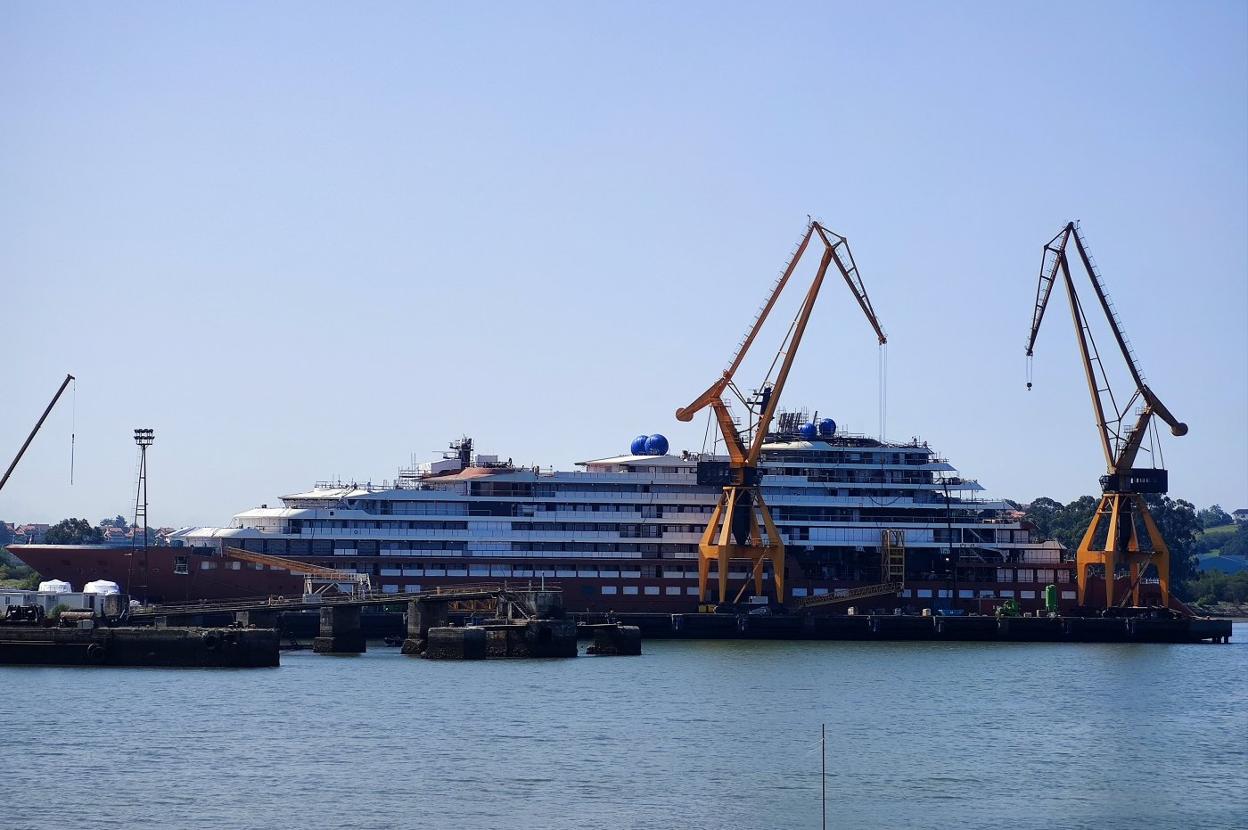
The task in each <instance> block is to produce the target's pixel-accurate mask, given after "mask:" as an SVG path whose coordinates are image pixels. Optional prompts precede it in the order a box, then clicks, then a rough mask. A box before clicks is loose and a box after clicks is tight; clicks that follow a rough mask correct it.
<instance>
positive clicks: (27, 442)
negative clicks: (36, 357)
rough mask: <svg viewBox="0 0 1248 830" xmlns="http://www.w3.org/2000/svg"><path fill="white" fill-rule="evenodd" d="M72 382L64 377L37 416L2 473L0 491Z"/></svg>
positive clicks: (71, 377) (70, 376) (70, 377)
mask: <svg viewBox="0 0 1248 830" xmlns="http://www.w3.org/2000/svg"><path fill="white" fill-rule="evenodd" d="M73 380H74V376H73V375H66V376H65V380H63V381H61V386H60V388H59V389H57V390H56V394H55V395H53V396H52V400H51V401H49V402H48V406H47V408H46V409H44V410H43V414H42V415H40V416H39V420H38V421H36V422H35V428H34V429H32V430H31V431H30V435H27V436H26V440H25V442H23V443H22V448H21V449H20V450H18V451H17V455H16V456H15V457H14V458H13V462H12V463H11V464H9V468H8V469H7V470H5V471H4V477H3V478H0V490H3V489H4V485H5V483H6V482H7V481H8V480H9V476H11V475H13V470H14V469H16V468H17V462H19V461H21V460H22V456H23V455H25V454H26V448H27V447H29V446H30V442H31V441H34V440H35V436H36V435H38V434H39V428H40V427H42V426H43V422H44V421H46V420H47V419H48V415H49V414H50V413H51V412H52V407H54V406H56V402H57V401H59V400H60V399H61V395H63V394H64V393H65V387H67V386H69V384H70V383H72V382H73Z"/></svg>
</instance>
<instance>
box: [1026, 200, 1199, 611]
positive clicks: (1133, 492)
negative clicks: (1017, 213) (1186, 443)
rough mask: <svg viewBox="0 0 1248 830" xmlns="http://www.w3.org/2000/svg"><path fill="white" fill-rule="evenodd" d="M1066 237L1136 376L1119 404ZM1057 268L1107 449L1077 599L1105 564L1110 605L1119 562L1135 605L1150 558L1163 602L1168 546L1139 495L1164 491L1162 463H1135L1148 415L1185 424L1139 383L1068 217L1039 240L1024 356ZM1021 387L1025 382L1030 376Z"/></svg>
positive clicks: (1082, 548)
mask: <svg viewBox="0 0 1248 830" xmlns="http://www.w3.org/2000/svg"><path fill="white" fill-rule="evenodd" d="M1072 241H1073V242H1074V247H1075V251H1076V252H1077V253H1078V255H1079V259H1080V261H1081V262H1082V263H1083V269H1084V271H1086V272H1087V275H1088V279H1089V280H1090V281H1091V283H1092V289H1093V291H1094V292H1095V294H1096V299H1097V303H1098V304H1099V305H1100V307H1101V310H1102V311H1103V312H1104V314H1105V319H1106V320H1107V321H1108V322H1109V328H1110V331H1111V332H1112V333H1113V335H1114V341H1115V342H1116V343H1117V344H1118V349H1119V351H1120V352H1121V353H1122V358H1123V360H1124V361H1125V362H1126V364H1127V370H1128V371H1129V372H1130V373H1131V378H1132V380H1133V381H1134V382H1135V391H1134V393H1133V394H1132V395H1131V396H1130V397H1129V398H1127V399H1126V401H1125V402H1124V403H1123V404H1122V405H1121V406H1119V404H1118V399H1117V398H1116V397H1115V396H1114V393H1113V390H1112V389H1111V388H1110V384H1109V378H1108V376H1107V375H1106V373H1105V364H1104V363H1102V362H1101V356H1100V353H1099V352H1098V351H1097V348H1096V341H1095V340H1094V339H1093V337H1092V330H1091V328H1090V326H1089V325H1088V319H1087V316H1086V314H1085V312H1084V310H1083V305H1082V303H1081V302H1080V301H1079V295H1078V293H1077V292H1076V291H1075V283H1074V280H1073V279H1072V278H1071V275H1070V262H1069V260H1068V259H1067V256H1066V252H1067V248H1068V246H1069V244H1070V243H1071V242H1072ZM1059 274H1060V277H1061V280H1062V283H1063V285H1065V287H1066V294H1067V296H1068V297H1069V299H1070V311H1071V316H1072V318H1073V320H1074V324H1075V337H1076V339H1077V341H1078V343H1079V354H1080V356H1081V358H1082V360H1083V371H1084V375H1085V376H1086V378H1087V382H1088V391H1089V392H1090V393H1091V396H1092V411H1093V413H1094V415H1095V417H1096V427H1097V432H1098V434H1099V436H1100V439H1101V448H1102V450H1103V451H1104V453H1105V467H1106V474H1105V475H1104V476H1102V477H1101V491H1102V495H1101V500H1100V503H1099V504H1098V506H1097V509H1096V513H1095V514H1094V515H1093V517H1092V522H1091V524H1090V525H1088V529H1087V531H1086V532H1085V533H1084V534H1083V540H1082V541H1081V542H1080V543H1079V551H1078V553H1077V554H1076V560H1075V561H1076V566H1077V568H1078V573H1077V574H1076V579H1077V581H1078V588H1079V604H1080V605H1084V604H1085V602H1086V597H1087V580H1088V567H1089V566H1090V565H1103V566H1104V568H1105V605H1106V607H1110V606H1112V605H1113V604H1114V572H1115V569H1116V568H1117V566H1118V564H1119V563H1120V562H1121V563H1122V564H1124V565H1126V566H1127V567H1128V568H1129V569H1130V576H1131V587H1130V591H1131V594H1130V595H1131V598H1132V602H1133V603H1134V604H1135V605H1139V604H1140V580H1141V578H1143V576H1144V573H1145V571H1146V570H1147V568H1148V566H1149V565H1150V564H1151V565H1155V566H1156V568H1157V575H1158V580H1159V582H1160V583H1161V601H1162V604H1163V605H1166V606H1169V604H1170V549H1169V548H1168V547H1166V541H1165V539H1163V538H1162V536H1161V533H1160V532H1159V531H1158V530H1157V525H1156V523H1155V522H1154V521H1153V517H1152V516H1151V515H1150V514H1149V512H1148V506H1147V504H1145V502H1144V496H1143V494H1144V493H1165V492H1166V490H1167V489H1168V480H1167V478H1168V477H1167V473H1166V471H1165V470H1164V469H1161V468H1158V467H1136V466H1134V465H1135V461H1136V457H1137V456H1138V455H1139V452H1140V449H1141V447H1142V446H1143V442H1144V439H1145V437H1147V436H1149V434H1150V427H1151V428H1152V429H1153V430H1154V432H1155V426H1154V425H1153V423H1152V418H1153V416H1154V415H1156V416H1157V417H1159V418H1161V420H1163V421H1165V422H1166V423H1167V424H1169V425H1170V431H1171V432H1172V433H1174V434H1175V435H1186V434H1187V424H1184V423H1182V422H1180V421H1179V420H1178V419H1177V418H1175V417H1174V415H1172V414H1171V413H1170V410H1169V409H1167V408H1166V407H1165V405H1164V404H1162V402H1161V401H1160V400H1158V398H1157V396H1156V395H1155V394H1154V393H1153V390H1152V389H1150V388H1149V386H1148V384H1147V383H1145V382H1144V376H1143V374H1142V373H1141V372H1140V367H1139V361H1138V360H1137V359H1136V357H1135V353H1134V352H1133V351H1132V349H1131V346H1130V344H1129V343H1128V341H1127V338H1126V336H1125V335H1124V334H1123V331H1122V323H1121V321H1119V319H1118V314H1117V312H1116V311H1115V310H1114V306H1113V303H1111V302H1110V299H1109V295H1108V294H1107V292H1106V291H1105V283H1104V281H1103V280H1102V279H1101V275H1100V274H1099V273H1098V272H1097V270H1096V265H1095V263H1094V261H1093V259H1092V257H1091V255H1090V254H1089V253H1088V245H1087V242H1086V240H1085V239H1084V237H1083V234H1082V233H1081V232H1080V229H1079V225H1078V224H1077V223H1075V222H1070V223H1068V224H1067V225H1066V227H1064V228H1062V230H1061V231H1060V232H1059V233H1058V234H1057V236H1055V237H1053V238H1052V239H1051V240H1049V242H1048V244H1046V245H1045V246H1044V256H1043V259H1042V260H1041V264H1040V282H1039V284H1038V285H1037V286H1036V305H1035V309H1034V311H1033V314H1032V319H1031V335H1030V336H1029V337H1028V338H1027V357H1028V358H1029V359H1030V358H1031V356H1032V351H1033V349H1034V348H1035V345H1036V335H1037V334H1039V332H1040V322H1041V320H1043V319H1044V310H1045V307H1046V306H1047V305H1048V302H1049V294H1050V293H1051V292H1052V291H1053V284H1054V282H1056V281H1057V279H1058V276H1059ZM1027 388H1028V389H1030V388H1031V382H1030V380H1029V381H1028V383H1027ZM1133 407H1138V408H1137V409H1136V411H1135V414H1136V417H1135V420H1134V422H1132V421H1130V420H1129V418H1128V416H1129V415H1130V414H1131V412H1132V408H1133ZM1141 525H1142V527H1141ZM1141 532H1143V533H1145V534H1147V536H1148V542H1149V548H1151V549H1146V548H1144V547H1142V546H1141V544H1140V539H1141ZM1124 601H1125V597H1124Z"/></svg>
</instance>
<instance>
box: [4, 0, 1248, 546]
mask: <svg viewBox="0 0 1248 830" xmlns="http://www.w3.org/2000/svg"><path fill="white" fill-rule="evenodd" d="M808 215H813V216H814V217H816V218H819V219H821V220H822V221H823V222H824V223H826V225H827V226H828V227H829V228H830V229H832V230H834V231H835V232H837V233H839V234H843V235H844V236H845V237H846V238H847V239H848V240H849V243H850V245H851V247H852V250H853V252H854V256H855V258H856V260H857V262H858V265H859V269H860V272H861V275H862V278H863V281H864V283H865V285H866V287H867V291H868V293H869V295H870V297H871V300H872V302H873V304H874V306H875V309H876V311H877V313H878V315H879V318H880V320H881V322H882V323H883V325H884V328H885V329H886V331H887V332H888V336H889V344H888V347H887V383H886V389H887V394H886V400H887V420H886V429H885V436H886V437H887V438H888V439H890V440H907V439H909V438H911V437H914V436H917V437H920V438H922V439H923V440H926V441H928V442H929V443H930V444H931V445H932V446H933V447H935V448H937V449H938V451H939V452H940V453H941V454H942V455H943V456H947V457H948V458H949V459H950V461H951V462H952V463H953V464H955V465H956V466H957V467H958V468H959V469H960V470H961V471H962V473H963V474H964V475H966V476H968V477H972V478H977V479H979V480H980V481H981V482H982V483H983V485H984V486H985V487H986V488H987V489H988V492H989V493H990V494H992V495H995V496H1000V497H1007V498H1014V499H1019V500H1024V501H1025V500H1030V499H1032V498H1035V497H1038V496H1049V497H1053V498H1057V499H1060V500H1063V501H1066V500H1070V499H1073V498H1076V497H1078V496H1080V495H1082V494H1085V493H1092V492H1096V491H1097V489H1098V487H1097V478H1098V477H1099V476H1100V475H1101V474H1102V473H1103V472H1104V459H1103V458H1102V456H1101V451H1100V445H1099V440H1098V438H1097V434H1096V428H1095V425H1094V422H1093V420H1092V414H1091V407H1090V405H1089V400H1088V390H1087V387H1086V384H1085V381H1084V378H1083V374H1082V370H1081V368H1080V364H1079V359H1078V353H1077V351H1076V345H1075V337H1074V332H1073V329H1072V327H1071V320H1070V314H1069V311H1068V306H1067V301H1066V297H1065V296H1064V295H1061V294H1059V293H1057V292H1055V293H1054V296H1053V299H1052V301H1051V302H1052V305H1051V307H1050V312H1049V314H1048V315H1047V316H1046V318H1045V320H1044V325H1043V327H1042V329H1041V332H1040V337H1039V341H1038V344H1037V348H1036V357H1035V363H1034V369H1033V371H1034V383H1035V387H1034V389H1032V390H1031V391H1027V389H1026V386H1025V383H1026V360H1025V358H1024V346H1025V341H1026V336H1027V331H1028V327H1029V324H1030V321H1031V315H1032V307H1033V303H1034V297H1035V287H1036V279H1037V274H1038V270H1039V265H1040V256H1041V248H1042V246H1043V245H1044V243H1045V242H1046V241H1048V240H1049V239H1050V237H1052V236H1053V235H1054V234H1055V233H1057V231H1058V230H1060V229H1061V227H1062V226H1063V225H1064V224H1065V223H1066V222H1067V221H1070V220H1074V219H1078V220H1081V222H1082V228H1083V230H1084V232H1085V234H1086V236H1087V239H1088V241H1089V242H1090V244H1091V246H1092V248H1093V251H1094V253H1095V255H1096V258H1097V261H1098V264H1099V267H1100V269H1101V273H1102V276H1103V277H1104V280H1105V282H1106V284H1107V286H1108V288H1109V291H1110V293H1111V295H1112V296H1113V299H1114V302H1115V305H1116V308H1117V310H1118V312H1119V314H1120V316H1121V318H1122V320H1123V323H1124V326H1125V329H1126V331H1127V333H1128V335H1129V336H1130V337H1131V339H1132V342H1133V344H1134V346H1135V350H1136V353H1137V355H1138V357H1139V360H1140V363H1141V365H1142V367H1143V368H1144V371H1145V374H1146V375H1147V378H1148V382H1149V383H1150V385H1151V386H1152V388H1153V390H1154V391H1155V392H1156V393H1157V395H1158V396H1159V397H1160V398H1161V400H1162V401H1163V402H1164V403H1165V404H1166V405H1167V406H1168V407H1169V408H1170V409H1171V410H1172V411H1173V412H1174V413H1175V415H1176V416H1177V417H1179V418H1180V419H1182V420H1183V421H1185V422H1186V423H1188V424H1189V426H1190V432H1189V434H1188V435H1186V436H1184V437H1182V438H1173V437H1169V438H1168V440H1166V441H1164V444H1163V447H1164V452H1165V455H1164V461H1165V464H1166V466H1167V467H1168V468H1169V470H1170V484H1171V493H1170V494H1171V496H1174V497H1178V498H1186V499H1188V500H1190V501H1193V502H1195V503H1196V504H1197V505H1198V506H1205V505H1207V504H1210V503H1215V502H1216V503H1219V504H1221V505H1222V506H1223V507H1224V508H1226V509H1227V510H1231V509H1234V508H1238V507H1248V438H1246V437H1245V433H1246V431H1248V333H1246V332H1248V327H1246V326H1245V320H1246V318H1248V5H1245V4H1244V3H1242V2H1211V1H1209V0H1204V1H1203V2H1197V3H1178V2H1174V3H1149V2H1126V3H1116V2H1098V3H1093V4H1086V3H1061V2H1050V3H1039V2H1030V3H989V2H977V3H944V4H930V3H908V2H894V3H889V4H865V3H812V4H801V3H782V4H755V5H744V4H737V3H724V2H716V3H679V4H671V3H627V4H622V3H615V4H608V3H525V4H516V3H463V4H460V3H457V4H420V3H384V2H377V3H369V4H365V5H358V4H347V3H336V4H334V3H315V2H289V3H282V2H268V3H224V2H223V3H178V4H170V3H125V2H119V3H108V4H104V3H96V4H80V3H60V2H14V1H13V0H10V2H6V3H4V4H3V5H2V6H0V309H3V321H4V322H3V345H2V346H0V349H3V352H2V353H3V355H4V358H3V362H2V363H0V366H2V367H3V376H4V382H3V391H2V392H0V450H2V451H3V452H2V454H0V455H2V458H3V461H4V462H5V463H7V460H8V459H9V458H10V457H11V455H12V453H15V452H16V450H17V448H18V446H20V444H21V441H22V440H23V439H24V437H25V436H26V434H27V432H28V431H29V429H30V427H31V426H32V425H33V423H34V421H35V419H36V418H37V417H38V415H39V413H40V412H41V411H42V409H43V407H44V406H45V405H46V403H47V401H48V399H49V398H50V397H51V395H52V393H53V392H54V391H55V389H56V387H57V385H58V384H59V382H60V380H61V379H62V378H63V377H64V375H65V374H66V373H67V372H72V373H73V374H74V375H75V376H76V377H77V378H78V381H77V384H76V386H75V388H74V391H73V392H72V394H71V393H68V392H67V394H66V397H65V398H64V399H63V400H62V402H61V403H60V404H59V405H58V406H57V408H56V409H55V410H54V411H53V413H52V415H51V416H50V417H49V419H48V421H47V423H46V425H45V426H44V428H43V431H42V432H41V433H40V434H39V436H38V437H37V438H36V439H35V442H34V443H33V445H32V446H31V448H30V450H29V452H28V453H27V454H26V456H25V458H24V459H23V460H22V462H21V464H20V465H19V467H18V469H17V471H16V472H15V473H14V475H13V478H12V479H11V480H10V481H9V483H8V485H7V486H6V487H5V489H4V490H3V491H2V492H0V518H3V519H5V520H8V521H19V520H20V521H44V522H55V521H57V520H59V519H61V518H64V517H66V516H84V517H87V518H89V519H91V520H93V521H95V520H98V519H99V518H101V517H104V516H111V515H113V514H117V513H121V514H123V515H126V516H130V515H132V513H133V508H134V506H133V501H134V487H135V479H134V477H135V472H136V449H135V446H134V443H133V439H132V430H133V429H134V428H135V427H140V426H142V427H151V428H153V429H155V431H156V442H155V445H154V446H153V448H152V449H151V451H150V456H149V474H150V477H149V483H150V497H149V500H150V505H151V507H150V511H151V514H150V515H151V520H152V523H153V524H164V525H173V526H183V525H214V524H222V523H226V522H228V520H229V519H230V517H231V516H232V515H233V514H234V513H236V512H238V511H240V510H244V509H247V508H250V507H253V506H256V505H259V504H261V503H269V504H274V503H276V502H277V501H278V497H279V496H280V495H283V494H287V493H294V492H299V491H301V490H304V489H307V488H308V487H309V486H311V485H312V483H313V482H314V481H317V480H322V479H330V478H335V477H337V478H342V479H344V480H357V481H361V482H363V481H374V482H380V481H381V480H383V479H388V478H393V477H394V474H395V471H396V469H397V467H399V466H400V465H403V464H407V463H409V462H410V461H411V458H412V456H413V455H414V456H415V457H416V459H417V460H428V459H430V458H432V457H434V456H435V455H436V454H437V453H438V452H440V451H441V450H442V449H444V448H445V447H446V444H447V442H449V441H450V440H452V439H455V438H457V437H458V436H460V435H463V434H467V435H471V436H472V437H474V438H475V440H476V442H477V446H478V449H479V450H480V451H482V452H492V453H497V454H499V455H501V456H502V457H504V458H506V457H510V458H513V459H514V460H515V461H516V462H517V463H524V464H540V465H542V466H544V467H545V466H551V467H555V468H565V469H566V468H568V467H569V466H570V465H572V464H574V463H575V462H577V461H582V460H585V459H592V458H600V457H604V456H610V455H614V454H617V453H620V452H624V451H626V450H627V447H628V444H629V441H630V439H631V438H632V437H633V436H634V435H637V434H639V433H647V434H648V433H655V432H661V433H663V434H665V435H667V436H668V438H669V439H670V440H671V443H672V446H673V448H675V449H677V450H679V449H685V448H687V449H694V450H697V449H700V448H701V447H702V444H703V437H704V431H705V428H706V422H705V420H704V419H703V418H702V417H701V416H699V417H697V418H695V419H694V421H693V422H692V423H688V424H684V423H680V422H677V421H676V420H675V418H674V411H675V409H676V408H678V407H680V406H684V405H685V404H687V403H689V402H690V401H691V400H693V399H694V397H695V396H697V395H698V394H699V393H700V392H702V391H703V390H704V389H705V388H706V387H707V386H708V385H709V384H710V383H711V382H712V381H713V380H714V379H715V378H716V377H717V376H718V374H719V373H720V372H721V371H722V370H723V368H724V366H725V364H726V363H727V362H728V360H729V358H730V356H731V353H732V350H733V347H734V345H735V344H736V343H737V342H738V340H739V339H740V338H741V336H742V334H743V333H744V331H745V329H746V326H747V324H748V323H749V322H750V320H751V318H752V316H753V314H754V311H755V309H756V308H757V307H758V306H759V304H761V303H762V301H763V300H764V299H765V296H766V292H767V289H768V287H769V286H770V284H771V281H772V280H773V279H774V278H775V276H776V275H777V273H778V272H779V271H780V270H781V268H782V267H783V266H784V264H785V262H786V260H787V257H788V255H789V253H790V251H791V249H792V247H793V245H794V244H795V242H796V241H797V239H798V237H799V236H800V234H801V232H802V231H803V229H804V227H805V224H806V221H807V217H808ZM811 267H813V264H812V265H811ZM811 267H805V266H804V267H803V268H802V269H801V270H799V276H802V275H805V276H804V278H805V279H809V277H810V273H811ZM1077 276H1080V275H1078V274H1077ZM1080 278H1081V279H1082V277H1080ZM795 280H796V278H795ZM795 285H796V283H795ZM1083 287H1084V288H1085V289H1086V287H1087V283H1086V282H1084V283H1083ZM792 290H793V291H794V292H797V291H802V290H804V286H803V287H801V288H796V287H795V288H794V289H792ZM1091 302H1092V300H1091V295H1085V304H1089V303H1091ZM790 314H791V310H789V311H785V313H784V314H780V312H779V311H778V312H777V316H776V319H775V320H774V321H773V324H772V325H769V326H768V327H767V328H766V329H765V330H764V332H763V334H762V335H760V338H759V343H758V345H757V346H756V347H755V350H754V351H753V352H751V360H750V361H749V362H747V364H746V366H745V367H743V369H742V374H741V376H740V378H739V379H740V381H741V384H742V385H743V386H745V387H749V386H750V385H751V384H753V383H757V382H758V379H759V378H761V376H762V373H763V371H765V368H766V364H767V363H768V362H770V359H771V357H772V356H773V355H774V350H775V349H776V348H777V346H778V343H779V338H780V337H781V335H782V334H783V329H784V328H785V327H786V325H787V323H788V320H789V319H791V316H786V315H790ZM1098 343H1100V344H1101V345H1102V346H1103V347H1104V348H1103V349H1102V351H1103V352H1104V356H1105V360H1106V363H1107V364H1111V363H1112V362H1113V360H1114V359H1116V355H1114V354H1113V353H1112V352H1110V351H1109V350H1108V348H1109V346H1110V345H1111V344H1110V342H1109V339H1108V335H1102V339H1098ZM880 363H881V354H880V349H879V348H878V346H877V344H876V341H875V338H874V335H873V333H872V331H871V329H870V326H869V325H868V324H867V322H866V321H865V320H864V319H863V316H862V314H861V312H860V311H859V309H858V307H857V305H856V304H855V303H854V301H853V298H852V296H851V294H850V293H849V291H848V290H847V289H846V287H845V285H844V284H843V282H840V281H839V280H829V281H828V282H827V284H826V285H825V286H824V289H823V291H822V292H821V294H820V296H819V302H818V304H817V306H816V308H815V312H814V314H813V316H812V319H811V323H810V327H809V329H808V331H807V334H806V337H805V339H804V341H803V343H802V346H801V348H800V350H799V351H798V353H797V356H796V358H795V362H794V368H793V373H792V376H791V378H790V381H789V384H788V387H787V388H786V389H785V391H784V394H783V397H782V404H785V405H788V406H790V407H806V408H808V409H810V410H816V409H817V410H818V411H819V413H820V416H821V417H822V416H824V415H827V416H830V417H833V418H835V419H836V420H837V422H838V423H839V424H840V425H841V426H842V428H844V429H848V430H850V431H853V432H859V433H866V434H871V435H877V434H878V432H879V424H880V408H879V400H880V390H879V387H878V384H879V377H880ZM747 370H748V372H747ZM71 433H72V435H73V436H74V438H73V447H74V451H73V466H74V479H73V483H72V486H71V484H70V460H71V452H70V449H71ZM1143 463H1151V462H1149V461H1148V460H1147V459H1144V461H1143Z"/></svg>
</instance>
